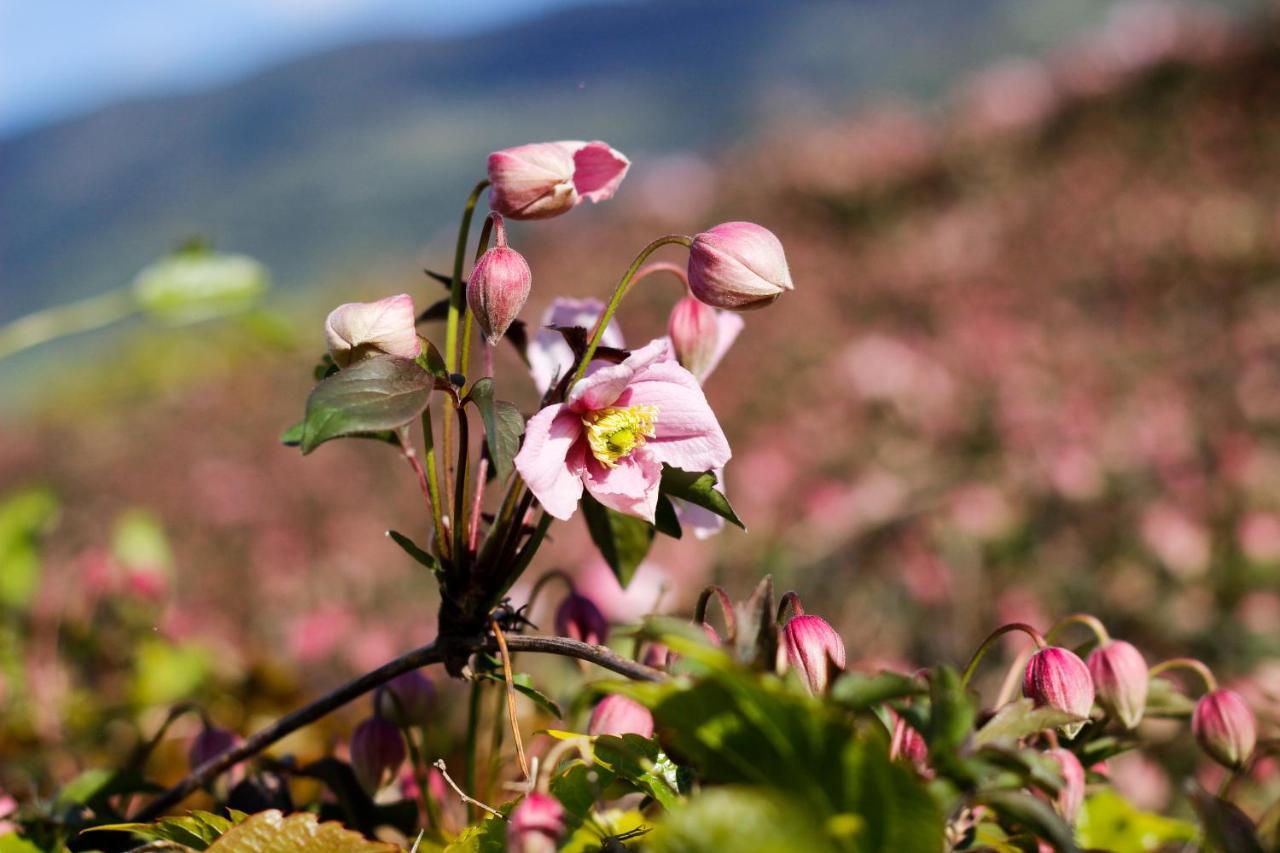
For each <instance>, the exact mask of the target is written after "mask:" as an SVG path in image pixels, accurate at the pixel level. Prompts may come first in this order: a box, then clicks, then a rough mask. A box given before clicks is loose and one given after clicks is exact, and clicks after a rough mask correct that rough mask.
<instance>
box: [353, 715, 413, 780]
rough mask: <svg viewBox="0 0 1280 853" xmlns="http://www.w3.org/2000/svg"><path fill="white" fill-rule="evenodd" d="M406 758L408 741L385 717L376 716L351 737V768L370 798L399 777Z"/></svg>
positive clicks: (364, 723) (358, 727)
mask: <svg viewBox="0 0 1280 853" xmlns="http://www.w3.org/2000/svg"><path fill="white" fill-rule="evenodd" d="M404 757H405V746H404V738H403V737H401V736H400V730H399V729H398V728H396V724H395V723H393V722H391V721H390V720H388V719H387V718H385V717H380V716H378V715H376V714H375V715H374V716H372V717H370V718H369V719H367V720H365V721H364V722H363V723H361V724H360V725H358V726H356V730H355V732H354V733H353V734H352V735H351V769H352V770H354V771H355V774H356V779H357V780H358V781H359V782H360V787H362V788H364V789H365V790H366V791H368V792H369V794H370V795H372V794H375V793H377V792H378V790H380V789H381V788H382V786H383V785H385V784H387V783H388V782H389V781H391V780H392V779H394V778H395V776H396V771H398V770H399V769H400V765H401V764H403V763H404Z"/></svg>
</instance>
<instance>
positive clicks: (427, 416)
mask: <svg viewBox="0 0 1280 853" xmlns="http://www.w3.org/2000/svg"><path fill="white" fill-rule="evenodd" d="M422 450H423V455H425V456H426V457H427V494H428V498H429V500H430V501H431V524H432V526H433V527H434V528H435V531H436V553H437V555H438V556H441V557H444V558H445V559H448V558H449V556H450V555H451V554H452V553H453V551H452V549H451V548H450V547H449V534H448V533H447V532H446V531H445V529H444V506H443V504H441V502H440V471H439V469H438V468H437V465H436V442H435V434H434V433H433V431H432V428H431V409H430V408H427V409H424V410H423V411H422Z"/></svg>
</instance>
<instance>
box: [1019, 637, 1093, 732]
mask: <svg viewBox="0 0 1280 853" xmlns="http://www.w3.org/2000/svg"><path fill="white" fill-rule="evenodd" d="M1022 695H1023V696H1026V697H1028V698H1029V699H1031V700H1033V701H1034V702H1035V704H1036V707H1040V706H1042V705H1048V706H1049V707H1050V708H1056V709H1058V710H1059V711H1065V712H1066V713H1068V714H1071V715H1072V716H1075V717H1085V718H1087V717H1088V716H1089V710H1090V709H1091V708H1092V707H1093V679H1092V678H1091V677H1090V676H1089V668H1088V667H1087V666H1085V663H1084V661H1082V660H1080V658H1079V657H1077V656H1076V655H1075V654H1074V653H1073V652H1070V651H1068V650H1066V649H1063V648H1059V647H1058V646H1049V647H1047V648H1043V649H1041V650H1040V651H1038V652H1036V653H1035V654H1034V655H1032V656H1031V660H1029V661H1027V669H1026V672H1024V673H1023V676H1022ZM1084 723H1085V721H1083V720H1082V721H1081V722H1078V723H1068V724H1067V725H1065V726H1063V727H1062V731H1063V732H1064V733H1065V734H1066V735H1067V737H1075V736H1076V735H1077V734H1078V733H1079V732H1080V729H1082V728H1084Z"/></svg>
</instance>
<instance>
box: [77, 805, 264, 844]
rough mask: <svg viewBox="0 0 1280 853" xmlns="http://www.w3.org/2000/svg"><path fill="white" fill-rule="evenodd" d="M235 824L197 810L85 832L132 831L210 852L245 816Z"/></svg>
mask: <svg viewBox="0 0 1280 853" xmlns="http://www.w3.org/2000/svg"><path fill="white" fill-rule="evenodd" d="M240 814H241V816H240V817H239V819H237V820H236V821H234V822H232V821H230V820H228V819H227V818H225V817H221V816H220V815H216V814H212V813H210V812H203V811H193V812H191V813H189V814H187V815H185V816H183V817H165V818H161V819H160V820H157V821H156V822H155V823H112V824H107V825H104V826H94V827H90V828H89V829H86V830H85V832H129V833H132V834H134V835H136V836H138V837H139V838H143V839H145V840H147V841H171V842H173V843H174V844H182V845H184V846H186V847H189V848H191V849H192V850H206V849H208V847H209V845H210V844H212V843H213V842H214V841H216V840H217V839H218V838H219V837H220V836H222V835H223V834H224V833H226V832H227V831H228V830H230V829H231V827H233V826H235V824H236V823H239V822H240V821H242V820H244V818H245V815H244V814H243V813H240Z"/></svg>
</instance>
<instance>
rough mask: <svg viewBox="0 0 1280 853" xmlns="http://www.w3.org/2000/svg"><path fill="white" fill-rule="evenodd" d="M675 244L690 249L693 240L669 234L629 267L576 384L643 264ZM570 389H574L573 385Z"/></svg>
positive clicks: (599, 322) (575, 377) (585, 356)
mask: <svg viewBox="0 0 1280 853" xmlns="http://www.w3.org/2000/svg"><path fill="white" fill-rule="evenodd" d="M673 243H679V244H680V245H681V246H684V247H686V248H688V247H689V246H691V245H692V244H693V238H692V237H686V236H684V235H683V234H667V235H666V236H664V237H659V238H658V239H657V240H654V241H653V242H652V243H650V244H649V245H647V246H645V247H644V248H643V249H641V250H640V254H638V255H636V259H635V260H634V261H632V262H631V266H629V267H627V271H626V272H625V273H623V276H622V278H621V279H620V280H619V281H618V286H617V287H615V288H614V289H613V296H612V298H610V299H609V306H608V307H607V308H605V309H604V313H603V314H601V315H600V319H599V320H597V321H596V327H595V330H594V331H593V332H592V333H591V342H590V343H589V344H587V351H586V352H584V353H583V354H582V361H580V362H578V370H577V372H575V373H574V375H573V381H574V382H577V381H578V380H579V379H581V378H582V377H583V376H584V375H586V372H587V365H589V364H590V363H591V359H592V358H593V357H594V356H595V354H596V347H598V346H600V338H601V337H603V336H604V330H605V329H607V328H609V321H610V320H612V319H613V315H614V314H616V313H617V311H618V306H619V305H621V304H622V297H624V296H626V295H627V290H628V288H630V286H631V282H632V280H633V279H634V278H635V277H636V273H637V272H639V270H640V266H641V264H643V263H644V262H645V261H646V260H648V259H649V256H650V255H652V254H653V253H654V252H656V251H658V250H659V249H661V248H662V247H663V246H668V245H671V244H673ZM569 387H571V388H572V387H573V385H572V383H571V384H570V386H569Z"/></svg>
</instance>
